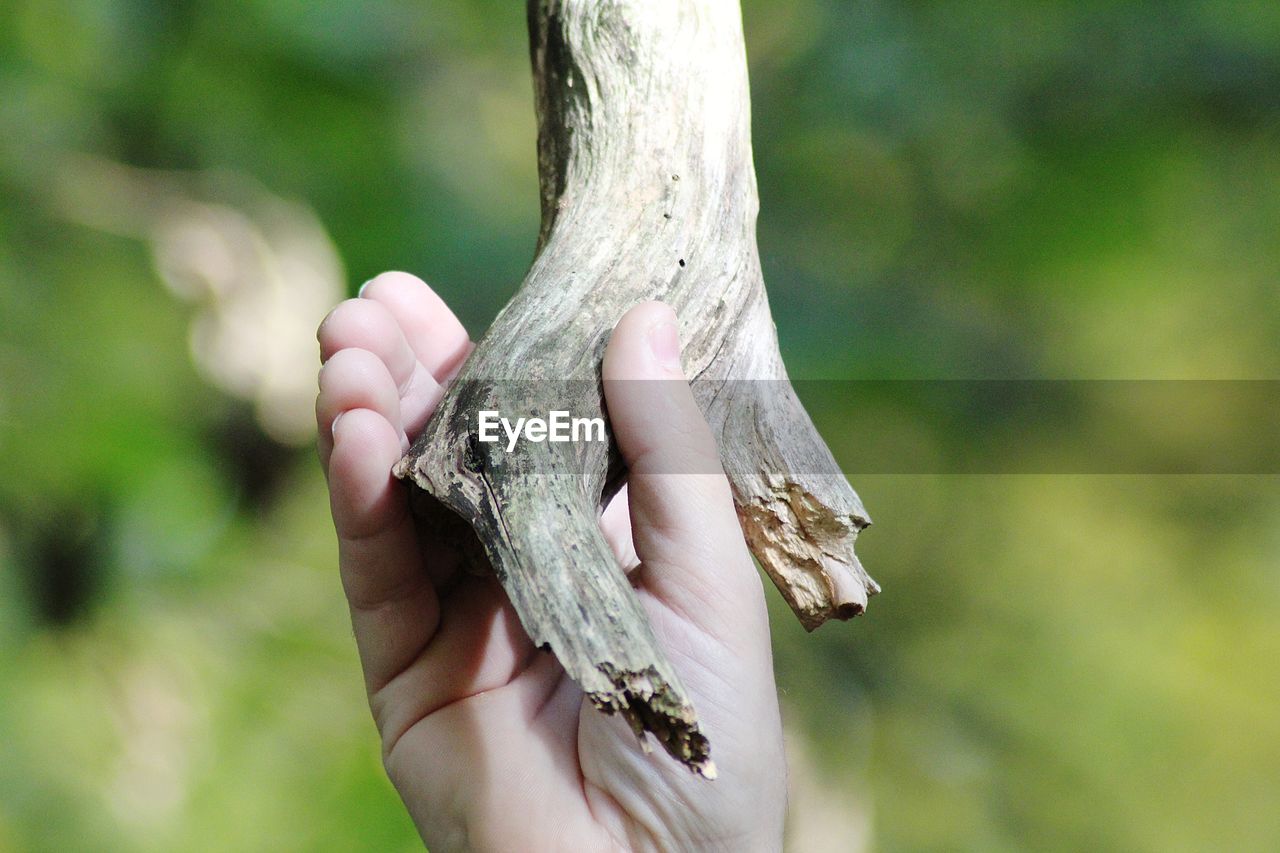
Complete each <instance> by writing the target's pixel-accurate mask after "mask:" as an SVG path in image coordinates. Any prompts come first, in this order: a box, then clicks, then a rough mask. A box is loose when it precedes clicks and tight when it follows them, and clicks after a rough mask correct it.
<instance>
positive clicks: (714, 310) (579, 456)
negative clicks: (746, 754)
mask: <svg viewBox="0 0 1280 853" xmlns="http://www.w3.org/2000/svg"><path fill="white" fill-rule="evenodd" d="M529 29H530V41H531V58H532V62H533V73H534V87H535V94H536V108H537V113H538V121H539V133H538V164H539V173H540V177H541V192H542V227H541V232H540V235H539V240H538V253H537V257H536V258H535V260H534V262H533V265H532V268H531V269H530V271H529V273H528V276H527V277H526V279H525V281H524V284H523V285H522V286H521V288H520V290H519V291H518V292H517V293H516V295H515V296H514V297H513V298H512V300H511V302H510V303H509V304H508V305H507V307H506V308H505V309H504V310H503V311H502V312H501V313H500V314H499V315H498V317H497V319H496V320H495V321H494V323H493V326H492V327H491V328H490V329H489V331H488V332H487V334H486V335H485V336H484V338H483V339H482V340H481V341H480V342H479V344H478V345H477V347H476V349H475V351H474V352H473V353H472V355H471V357H470V358H469V359H468V361H467V363H466V365H465V366H464V367H463V370H462V372H461V374H460V375H459V378H458V380H456V381H455V382H454V383H453V384H452V385H451V386H450V388H449V389H448V391H447V393H446V395H445V398H444V400H443V401H442V402H441V404H440V406H439V409H438V410H437V411H436V413H435V415H434V417H433V418H432V419H431V421H430V422H429V423H428V425H427V427H426V428H425V430H424V431H423V433H422V435H421V436H420V437H419V439H418V440H417V441H416V442H415V444H414V446H413V447H412V448H411V450H410V452H409V453H408V455H407V456H406V457H405V458H404V459H403V460H402V461H401V462H400V464H399V465H398V466H397V467H396V474H397V476H400V477H403V478H408V479H410V480H412V482H413V483H415V484H416V485H417V486H418V487H419V488H421V489H422V490H423V491H424V492H426V493H427V494H429V495H430V496H431V497H432V498H434V499H435V501H437V502H438V503H439V504H443V505H444V506H445V507H447V508H448V509H449V510H452V511H453V512H455V513H457V514H458V515H460V516H461V517H462V518H463V519H466V520H467V521H468V522H470V524H471V526H472V528H474V530H475V533H476V535H477V537H478V539H479V541H480V543H481V544H482V545H483V549H484V553H485V555H486V556H487V558H488V562H489V564H490V565H491V566H492V568H493V570H494V571H495V572H496V573H497V575H498V577H499V579H500V580H501V581H502V583H503V585H504V587H505V588H506V590H507V592H508V594H509V595H510V597H511V599H512V602H513V604H514V606H515V608H516V611H517V612H518V613H519V615H520V619H521V621H522V623H523V625H524V627H525V630H526V631H528V633H529V635H530V637H532V638H533V640H534V642H535V643H537V644H538V645H539V646H542V647H545V648H549V649H550V650H551V651H553V652H554V653H555V654H556V655H557V656H558V657H559V659H560V661H561V663H562V664H563V665H564V667H565V670H566V671H567V672H568V673H569V675H570V676H571V677H573V678H574V680H575V681H577V682H578V684H579V685H581V687H582V689H583V690H584V692H585V693H586V694H587V695H588V696H589V697H590V699H591V701H592V702H594V703H595V705H596V706H597V707H598V708H600V709H601V710H603V711H605V712H608V713H614V712H620V713H622V714H624V716H625V717H626V718H627V720H628V721H629V722H630V723H631V725H632V727H633V728H634V729H635V730H636V732H637V733H638V734H640V735H641V736H643V732H646V731H647V732H650V733H652V734H653V735H655V736H656V737H657V738H658V740H659V741H660V742H661V743H662V744H663V746H664V747H665V748H666V749H667V751H668V752H670V753H671V754H672V755H673V756H675V757H676V758H677V759H679V760H680V761H682V762H683V763H685V764H686V765H688V766H689V767H690V768H692V769H694V770H696V771H699V772H702V773H703V774H704V775H708V776H710V775H714V765H713V764H712V763H711V759H710V747H709V744H708V742H707V739H706V737H705V736H704V734H703V733H702V732H701V731H700V729H699V727H698V722H697V715H696V713H695V711H694V708H693V707H692V705H691V703H690V702H689V699H688V696H687V694H686V692H685V690H684V688H683V687H682V686H681V684H680V680H679V678H678V677H677V676H676V673H675V671H674V670H673V669H672V667H671V665H670V663H669V662H668V660H667V658H666V656H665V655H664V654H663V653H662V650H661V649H660V648H659V646H658V644H657V642H656V640H655V638H654V636H653V632H652V629H651V628H650V625H649V623H648V620H647V618H646V616H645V614H644V612H643V610H642V608H641V606H640V604H639V601H638V599H637V598H636V595H635V593H634V591H633V589H632V588H631V585H630V583H629V581H628V580H627V578H626V576H625V575H624V573H623V572H622V571H621V569H620V568H619V567H618V565H617V563H616V561H615V559H614V557H613V555H612V554H611V552H610V549H609V547H608V545H607V544H606V542H605V540H604V538H603V536H602V535H601V533H600V529H599V524H598V518H599V513H600V511H601V509H602V508H603V506H605V505H606V504H607V502H608V500H609V499H610V498H611V497H612V494H613V493H614V491H615V490H616V488H617V486H618V484H619V482H620V476H619V475H620V473H622V472H620V468H619V463H618V458H617V454H616V450H615V449H614V448H613V446H612V443H611V442H610V443H599V442H583V443H572V444H553V443H547V442H544V443H530V442H523V443H521V444H519V445H518V446H517V447H516V449H515V450H514V451H513V452H511V453H508V452H506V450H505V447H503V446H502V445H500V444H486V443H481V442H478V441H477V440H476V439H475V434H476V430H477V413H478V412H479V411H480V410H482V409H492V410H497V411H499V412H502V413H503V414H504V415H508V413H510V414H509V415H508V416H511V417H515V416H520V415H528V414H534V413H537V414H544V413H545V412H546V411H547V410H548V409H549V408H556V409H564V410H568V411H571V412H573V414H574V415H576V416H583V415H587V414H591V413H595V414H597V415H604V414H605V410H604V404H603V399H602V389H601V385H600V364H601V358H602V355H603V351H604V347H605V344H606V343H607V341H608V336H609V333H610V331H611V330H612V328H613V326H614V324H615V323H616V322H617V321H618V319H619V318H620V317H621V316H622V314H623V313H624V312H625V311H626V310H627V309H628V308H630V307H631V306H632V305H634V304H636V303H637V302H640V301H643V300H647V299H660V300H662V301H663V302H666V303H667V304H669V305H671V306H672V307H673V308H674V309H675V311H676V313H677V316H678V317H679V320H680V332H681V340H682V342H683V344H684V354H683V362H684V367H685V370H686V374H687V375H689V376H691V377H694V380H693V382H694V391H695V394H696V395H697V397H698V400H699V403H700V404H701V405H702V406H703V409H704V412H705V414H706V415H707V418H708V421H709V422H710V423H711V425H712V428H713V430H714V431H715V433H716V434H717V435H718V436H719V443H720V452H721V461H722V463H723V466H724V469H725V472H726V474H727V475H728V477H729V480H730V483H731V485H732V488H733V494H734V500H735V502H736V504H737V507H738V513H739V518H740V520H741V523H742V527H743V531H744V533H745V535H746V538H747V541H748V543H749V545H750V546H751V549H752V551H753V552H754V554H755V555H756V557H757V558H758V559H759V561H760V563H761V564H762V565H763V566H764V568H765V569H766V571H767V572H768V573H769V575H770V576H771V577H772V578H773V580H774V582H775V583H776V584H777V586H778V588H779V589H780V590H781V591H782V594H783V595H784V597H785V598H786V600H787V601H788V603H789V604H790V605H791V607H792V609H793V610H794V611H795V612H796V614H797V616H798V617H799V618H800V620H801V622H802V623H803V624H804V625H805V627H806V628H809V629H813V628H815V627H817V626H818V625H820V624H822V622H824V621H826V620H827V619H829V618H832V617H835V618H839V619H847V618H849V617H851V616H854V615H857V614H858V613H861V612H862V611H863V609H864V608H865V607H866V603H867V598H868V597H869V596H871V595H873V594H875V593H876V592H877V591H878V588H877V587H876V585H875V583H874V581H872V580H871V579H870V577H868V575H867V574H866V572H865V571H863V568H862V566H861V565H860V563H859V562H858V559H857V557H856V556H855V555H854V550H853V544H854V540H855V539H856V537H857V535H858V533H859V531H861V530H862V529H863V528H864V527H865V526H866V525H867V524H869V523H870V522H869V519H868V517H867V514H866V512H865V510H863V508H862V504H861V502H860V501H859V499H858V497H857V495H856V494H855V493H854V492H853V490H852V489H851V488H850V486H849V484H848V483H847V481H846V480H845V478H844V476H843V475H842V474H841V473H840V471H839V469H838V467H837V465H836V463H835V461H834V459H833V458H832V456H831V453H830V451H829V450H828V449H827V447H826V445H825V444H824V443H823V441H822V439H821V438H820V437H819V436H818V434H817V432H816V430H815V429H814V428H813V425H812V422H811V421H810V420H809V418H808V416H807V415H806V414H805V413H804V410H803V407H802V406H801V405H800V403H799V401H798V400H797V399H796V398H795V396H794V393H793V392H792V390H791V388H790V385H789V383H787V382H786V371H785V369H784V367H783V364H782V359H781V356H780V355H779V353H778V345H777V338H776V334H775V331H774V327H773V321H772V319H771V317H770V314H769V307H768V303H767V299H766V296H765V290H764V282H763V279H762V276H761V273H760V262H759V257H758V254H757V249H756V240H755V222H756V213H757V208H758V202H757V195H756V182H755V173H754V168H753V165H752V158H751V137H750V105H749V95H748V87H747V69H746V58H745V55H744V48H743V37H742V28H741V18H740V12H739V9H738V4H737V2H736V0H614V2H607V0H530V2H529ZM566 380H567V381H566ZM736 380H773V381H774V384H775V385H776V386H777V388H778V389H780V390H774V391H771V392H770V393H769V394H767V395H761V394H744V393H742V390H741V389H743V388H746V387H748V386H749V384H748V383H744V382H738V381H736ZM553 389H554V390H553ZM427 503H428V504H430V505H433V506H438V505H435V504H432V503H431V502H430V501H427ZM428 511H429V512H430V511H432V510H428ZM434 511H439V510H438V509H437V510H434Z"/></svg>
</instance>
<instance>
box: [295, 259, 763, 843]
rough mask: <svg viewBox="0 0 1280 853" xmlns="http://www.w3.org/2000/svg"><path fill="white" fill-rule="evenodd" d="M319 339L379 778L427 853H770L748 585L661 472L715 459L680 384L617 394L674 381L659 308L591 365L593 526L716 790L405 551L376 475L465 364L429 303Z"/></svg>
mask: <svg viewBox="0 0 1280 853" xmlns="http://www.w3.org/2000/svg"><path fill="white" fill-rule="evenodd" d="M319 338H320V344H321V358H322V360H323V361H324V367H323V368H322V369H321V371H320V380H319V381H320V395H319V398H318V399H317V401H316V416H317V420H318V422H319V430H320V433H319V435H320V438H319V452H320V458H321V461H322V463H323V465H324V468H325V472H326V475H327V476H328V479H329V489H330V500H331V507H332V511H333V521H334V526H335V528H336V529H337V534H338V554H339V564H340V567H341V574H342V583H343V587H344V589H345V591H346V595H347V600H348V603H349V605H350V609H351V621H352V624H353V626H354V628H355V637H356V645H357V647H358V649H359V654H360V660H361V664H362V666H363V668H364V677H365V686H366V688H367V690H368V694H369V704H370V706H371V708H372V710H373V716H374V719H375V721H376V723H377V726H378V730H379V732H380V733H381V736H382V749H383V759H384V764H385V766H386V769H387V773H388V775H389V776H390V777H391V780H392V782H393V783H394V784H395V786H396V788H397V790H398V791H399V792H400V796H401V797H402V798H403V800H404V802H405V805H406V806H407V807H408V810H409V813H410V814H411V815H412V817H413V820H414V822H415V823H416V824H417V827H418V830H419V831H420V832H421V834H422V837H423V839H424V840H425V841H426V842H427V844H428V846H430V848H431V849H432V850H446V849H457V848H480V849H494V850H602V849H680V850H714V849H723V850H735V851H737V850H756V849H765V850H767V849H779V848H780V847H781V843H782V824H783V814H784V811H785V805H786V803H785V800H786V768H785V764H784V759H783V751H782V731H781V724H780V721H779V713H778V699H777V690H776V688H775V686H774V681H773V662H772V655H771V651H770V645H769V625H768V620H767V617H766V612H765V604H764V597H763V591H762V587H761V583H760V577H759V575H758V573H757V572H756V570H755V567H754V565H753V564H752V561H751V557H750V556H749V554H748V553H747V550H746V546H745V544H744V543H743V539H742V534H741V531H740V529H739V527H738V521H737V518H736V515H735V513H734V509H733V504H732V501H731V497H730V492H729V486H728V483H727V482H726V480H725V478H724V476H723V474H721V473H717V474H714V475H712V474H708V473H689V474H674V473H671V472H673V471H697V472H707V471H717V472H718V471H719V470H720V468H719V461H718V456H717V452H716V445H715V441H714V439H713V437H712V435H711V432H710V430H709V429H708V427H707V424H706V422H705V421H704V420H703V418H702V415H701V413H700V412H699V410H698V408H697V405H696V403H695V402H694V400H693V396H692V394H691V393H690V392H689V388H688V385H687V383H685V382H684V381H677V382H662V383H627V382H622V381H619V380H629V379H676V380H682V379H683V374H682V373H681V369H680V362H679V342H678V340H677V331H676V325H675V315H674V314H673V312H672V311H671V309H670V308H668V307H666V306H665V305H662V304H660V303H654V302H651V303H645V304H641V305H637V306H636V307H634V308H632V309H631V310H630V311H628V312H627V314H626V315H625V316H624V317H623V318H622V319H621V320H620V321H619V323H618V325H617V328H616V329H615V330H614V332H613V336H612V338H611V340H610V342H609V346H608V350H607V351H606V353H605V358H604V380H605V382H604V384H605V396H606V401H607V404H608V409H609V416H610V421H611V424H612V427H613V431H614V436H615V438H616V439H617V442H618V446H619V448H620V449H621V452H622V455H623V457H624V459H625V460H626V463H627V465H628V468H629V471H630V476H629V484H628V486H627V487H626V489H625V490H624V491H623V492H621V493H620V494H619V495H618V497H617V498H615V499H614V500H613V502H612V503H611V504H610V506H609V508H608V509H607V510H606V511H605V513H604V515H603V517H602V519H601V524H602V526H603V529H604V532H605V535H606V537H607V538H608V539H609V541H610V542H611V543H613V544H614V550H615V552H616V553H617V555H618V558H619V560H621V561H622V564H623V565H624V567H625V568H627V569H628V571H629V574H630V577H631V579H632V582H633V584H634V586H635V588H636V591H637V594H638V595H639V596H640V599H641V601H642V602H643V604H644V607H645V609H646V611H647V612H648V614H649V617H650V620H651V621H652V623H653V626H654V630H655V632H656V634H657V636H658V638H659V640H660V642H661V643H662V645H663V647H664V649H665V651H666V653H667V655H668V657H669V659H670V660H671V662H672V664H673V666H674V667H675V668H676V670H677V672H678V673H679V675H680V677H681V679H682V680H683V682H684V685H685V687H686V688H687V689H688V691H689V694H690V697H691V699H692V701H693V703H694V705H695V707H696V708H697V710H698V713H699V715H700V721H701V724H702V726H703V730H704V731H705V733H706V734H707V736H708V737H709V738H710V740H711V745H712V758H713V759H714V760H715V763H716V766H717V768H718V772H719V778H718V779H717V780H716V781H714V782H711V781H707V780H706V779H703V778H701V777H698V776H696V775H694V774H693V773H691V772H690V771H688V770H687V769H685V768H684V767H683V766H681V765H680V764H678V763H677V762H675V761H674V760H673V759H671V758H670V757H669V756H667V755H666V754H665V753H664V752H663V751H662V749H661V747H657V746H656V743H655V749H654V750H653V751H652V752H648V753H646V752H645V751H643V750H642V749H641V747H640V744H639V743H638V742H637V739H636V737H635V735H634V734H632V732H631V730H630V729H629V728H628V727H627V725H626V723H625V722H624V721H623V720H622V719H621V718H620V717H618V716H613V717H609V716H605V715H604V714H601V713H600V712H598V711H597V710H596V709H595V708H594V707H592V705H591V704H590V702H589V701H587V700H586V699H585V698H584V697H583V694H582V692H581V691H580V690H579V689H578V687H577V685H576V684H574V682H573V681H572V680H571V679H569V678H568V677H567V676H566V675H565V674H564V671H563V670H562V669H561V667H560V665H559V663H558V662H557V661H556V659H555V657H554V656H553V655H549V654H545V653H541V652H539V651H538V650H537V649H535V648H534V646H533V644H532V643H531V642H530V640H529V638H528V637H527V636H526V635H525V633H524V630H523V629H522V628H521V626H520V623H519V620H518V619H517V618H516V615H515V613H514V611H513V610H512V609H511V605H510V604H509V603H508V601H507V598H506V595H505V593H504V592H503V590H502V588H501V587H500V586H499V585H498V583H497V581H496V580H495V579H494V578H492V577H484V578H478V577H473V576H470V575H468V574H466V573H465V572H459V571H458V569H457V565H458V556H457V555H456V554H453V553H450V552H449V551H448V550H447V549H446V548H445V547H444V546H442V545H441V543H439V542H436V541H431V540H430V539H429V538H427V537H421V538H420V536H419V534H418V533H417V531H416V528H415V525H414V520H413V517H412V516H411V515H410V513H409V510H408V505H407V498H406V491H405V487H404V486H403V484H401V483H398V482H396V481H395V480H394V479H392V477H391V475H390V471H391V467H392V465H393V463H395V461H396V460H397V459H399V457H400V456H401V454H402V453H403V452H404V451H405V450H406V449H407V448H408V446H409V442H410V441H411V440H412V438H413V437H414V436H415V435H416V434H417V433H418V431H419V430H421V429H422V426H423V424H424V423H425V422H426V420H427V418H428V416H429V415H430V414H431V412H432V411H433V410H434V408H435V406H436V404H437V402H438V401H439V399H440V396H441V385H442V383H446V382H448V381H449V379H450V378H451V376H452V374H453V373H454V372H456V371H457V369H458V367H459V366H460V365H461V363H462V361H463V360H464V359H465V358H466V355H467V353H468V352H470V349H471V342H470V341H469V340H468V338H467V334H466V332H465V331H464V330H463V328H462V326H461V324H460V323H459V322H458V320H457V319H456V318H455V317H454V316H453V314H452V313H451V312H450V311H449V309H448V308H447V307H446V306H445V304H444V303H443V302H442V301H441V299H440V298H439V297H438V296H437V295H436V294H435V293H434V292H432V291H431V289H430V288H429V287H427V285H426V284H424V283H423V282H422V281H420V280H418V279H416V278H414V277H412V276H409V275H406V274H404V273H385V274H383V275H381V276H379V277H377V278H376V279H374V280H373V281H372V282H370V283H369V284H368V285H366V287H365V288H364V289H363V291H362V293H361V298H358V299H351V300H348V301H346V302H344V303H342V304H341V305H339V306H338V307H337V308H335V309H334V310H333V312H332V313H331V314H330V315H329V316H328V318H326V320H325V321H324V323H323V324H322V325H321V326H320V331H319ZM642 385H643V386H644V387H646V388H647V389H648V391H646V393H645V394H644V395H643V397H644V399H643V400H642V399H641V395H639V394H638V393H636V389H638V388H639V387H641V386H642ZM655 388H661V389H662V390H661V392H660V393H656V394H655V393H650V392H652V390H653V389H655ZM629 389H630V390H629ZM651 742H652V741H651Z"/></svg>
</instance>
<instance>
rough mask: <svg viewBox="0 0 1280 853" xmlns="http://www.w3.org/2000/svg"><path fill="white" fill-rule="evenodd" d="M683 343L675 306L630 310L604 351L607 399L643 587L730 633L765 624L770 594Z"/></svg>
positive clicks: (693, 617) (707, 627) (653, 304)
mask: <svg viewBox="0 0 1280 853" xmlns="http://www.w3.org/2000/svg"><path fill="white" fill-rule="evenodd" d="M679 347H680V344H679V338H678V330H677V326H676V317H675V314H674V313H673V312H672V311H671V309H670V308H668V307H667V306H665V305H662V304H661V303H656V302H648V303H644V304H641V305H637V306H636V307H635V308H632V309H631V310H630V311H628V312H627V314H626V315H625V316H624V317H623V318H622V320H620V321H619V323H618V325H617V327H616V328H615V329H614V332H613V336H612V338H611V339H610V341H609V346H608V348H607V350H606V351H605V356H604V388H605V398H606V401H607V404H608V410H609V419H610V422H611V424H612V426H613V432H614V436H615V438H616V439H617V442H618V446H619V449H620V450H621V452H622V456H623V458H624V459H625V461H626V463H627V466H628V470H629V474H628V497H629V500H630V507H631V526H632V535H633V537H634V540H635V548H636V553H637V555H638V556H639V558H640V560H641V563H642V568H641V572H642V577H641V583H642V585H643V586H644V587H645V588H646V589H648V590H649V591H651V592H652V593H653V594H654V595H655V596H656V597H657V598H658V599H659V600H660V601H662V602H663V603H665V604H666V605H668V606H669V607H671V608H673V609H675V610H676V611H678V612H679V613H680V614H681V615H682V616H684V617H685V618H686V619H688V620H689V621H691V622H694V623H695V624H698V625H700V626H701V627H702V628H704V629H705V630H707V631H708V632H709V633H712V634H713V635H716V636H720V637H721V638H724V637H726V636H727V635H730V634H734V633H736V632H738V631H740V630H742V629H743V628H744V627H747V626H750V628H751V629H754V628H756V627H759V626H758V625H757V624H756V620H763V618H764V604H763V595H762V592H761V588H760V579H759V576H758V575H757V574H756V571H755V567H754V565H753V564H752V562H751V558H750V556H749V554H748V553H747V550H746V545H745V543H744V542H743V539H742V532H741V528H740V527H739V526H738V518H737V514H736V512H735V510H734V507H733V500H732V497H731V494H730V491H729V484H728V481H727V480H726V479H725V477H724V473H723V471H722V469H721V467H720V461H719V453H718V451H717V449H716V443H715V439H714V437H713V436H712V434H711V430H710V428H709V427H708V426H707V423H706V420H705V419H704V418H703V416H702V412H701V411H700V410H699V408H698V405H697V402H696V401H695V400H694V397H693V393H692V392H691V391H690V389H689V385H688V382H687V381H686V380H685V378H684V374H683V372H682V370H681V367H680V351H679ZM744 615H745V616H748V617H749V618H747V619H746V620H744V619H743V617H744Z"/></svg>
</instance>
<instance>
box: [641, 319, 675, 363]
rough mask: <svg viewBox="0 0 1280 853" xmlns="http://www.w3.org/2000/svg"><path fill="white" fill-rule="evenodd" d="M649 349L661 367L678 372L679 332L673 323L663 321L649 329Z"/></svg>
mask: <svg viewBox="0 0 1280 853" xmlns="http://www.w3.org/2000/svg"><path fill="white" fill-rule="evenodd" d="M649 349H650V350H651V351H652V352H653V357H654V358H655V359H657V360H658V363H659V364H661V365H662V366H663V367H665V368H667V369H668V370H674V371H676V372H679V371H680V369H681V368H680V330H679V329H677V328H676V324H675V323H673V322H671V321H670V320H664V321H662V322H661V323H658V324H657V325H656V326H654V327H653V328H651V329H649Z"/></svg>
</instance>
